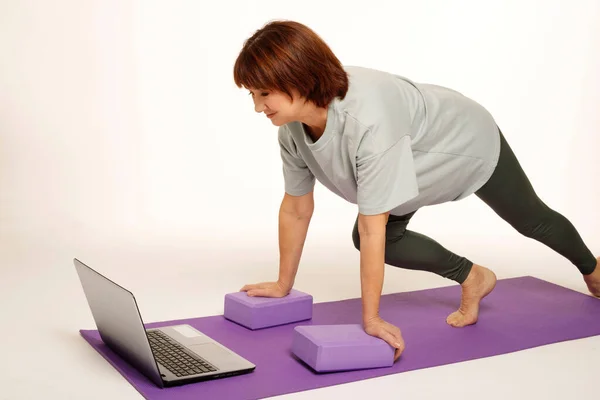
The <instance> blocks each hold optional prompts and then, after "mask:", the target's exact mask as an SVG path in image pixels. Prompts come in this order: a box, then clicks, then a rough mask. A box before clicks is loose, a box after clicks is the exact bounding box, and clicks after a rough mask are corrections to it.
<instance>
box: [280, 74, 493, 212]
mask: <svg viewBox="0 0 600 400" xmlns="http://www.w3.org/2000/svg"><path fill="white" fill-rule="evenodd" d="M345 70H346V72H347V73H348V75H349V79H350V86H349V89H348V93H347V95H346V97H345V98H344V100H340V99H339V98H336V99H334V101H332V102H331V103H330V104H329V106H328V111H327V124H326V127H325V132H324V133H323V135H322V136H321V137H320V138H319V139H318V140H317V141H316V142H313V140H312V139H311V137H310V136H309V135H308V133H307V132H306V131H305V129H304V126H303V124H302V123H301V122H299V121H295V122H292V123H289V124H286V125H283V126H281V127H280V128H279V135H278V136H279V144H280V149H281V158H282V162H283V175H284V182H285V191H286V192H287V193H288V194H290V195H294V196H301V195H304V194H306V193H308V192H310V191H312V190H313V189H314V185H315V179H316V180H318V181H319V182H321V183H322V184H323V185H324V186H325V187H327V188H328V189H329V190H331V191H332V192H333V193H335V194H337V195H338V196H340V197H342V198H344V199H346V200H347V201H349V202H351V203H353V204H357V205H358V212H360V213H362V214H365V215H373V214H380V213H384V212H387V211H390V213H391V214H393V215H404V214H407V213H410V212H412V211H415V210H417V209H419V208H421V207H423V206H429V205H433V204H440V203H444V202H448V201H456V200H460V199H463V198H465V197H466V196H468V195H470V194H472V193H474V192H475V191H477V190H478V189H479V188H480V187H481V186H483V185H484V184H485V182H486V181H487V180H488V179H489V178H490V176H491V174H492V172H493V170H494V168H495V167H496V164H497V162H498V156H499V152H500V136H499V131H498V127H497V125H496V123H495V121H494V119H493V118H492V116H491V115H490V113H489V112H488V111H487V110H486V109H485V108H483V107H482V106H481V105H479V104H477V103H476V102H474V101H473V100H471V99H469V98H467V97H465V96H463V95H462V94H460V93H458V92H456V91H454V90H451V89H448V88H444V87H441V86H437V85H431V84H423V83H415V82H413V81H411V80H409V79H407V78H405V77H402V76H399V75H394V74H391V73H387V72H383V71H378V70H374V69H369V68H363V67H351V66H348V67H345Z"/></svg>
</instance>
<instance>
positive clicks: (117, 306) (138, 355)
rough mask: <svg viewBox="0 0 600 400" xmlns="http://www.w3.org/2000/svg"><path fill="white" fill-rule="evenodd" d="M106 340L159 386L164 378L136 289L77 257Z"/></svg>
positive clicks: (75, 261) (96, 320)
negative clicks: (121, 284)
mask: <svg viewBox="0 0 600 400" xmlns="http://www.w3.org/2000/svg"><path fill="white" fill-rule="evenodd" d="M73 262H74V264H75V268H76V269H77V274H78V275H79V280H80V281H81V285H82V286H83V291H84V293H85V297H86V298H87V301H88V304H89V306H90V310H91V311H92V316H93V317H94V321H95V322H96V326H97V327H98V332H99V333H100V337H101V338H102V340H103V341H104V343H105V344H106V345H107V346H108V347H110V349H111V350H113V351H114V352H115V353H117V354H118V355H119V356H121V357H122V358H123V359H125V360H126V361H128V362H129V363H130V364H131V365H133V366H134V367H136V368H137V369H138V370H139V371H140V372H141V373H143V374H144V375H146V376H147V377H148V378H150V379H151V380H152V381H153V382H155V383H156V384H157V385H158V386H160V387H163V380H162V378H161V375H160V372H159V370H158V365H157V364H156V360H155V359H154V356H153V355H152V349H151V348H150V343H149V342H148V337H147V336H146V328H145V327H144V324H143V321H142V317H141V315H140V312H139V309H138V306H137V303H136V301H135V297H134V296H133V293H131V292H130V291H128V290H127V289H125V288H123V287H121V286H119V285H118V284H116V283H114V282H113V281H111V280H110V279H108V278H106V277H104V276H103V275H101V274H100V273H98V272H96V271H95V270H93V269H92V268H90V267H88V266H87V265H85V264H84V263H82V262H81V261H79V260H78V259H76V258H75V259H73Z"/></svg>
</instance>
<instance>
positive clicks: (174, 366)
mask: <svg viewBox="0 0 600 400" xmlns="http://www.w3.org/2000/svg"><path fill="white" fill-rule="evenodd" d="M73 262H74V264H75V268H76V270H77V274H78V275H79V280H80V281H81V285H82V286H83V291H84V293H85V296H86V298H87V301H88V304H89V306H90V309H91V311H92V316H93V318H94V321H95V322H96V326H97V327H98V332H99V334H100V337H101V338H102V341H103V342H104V343H105V344H106V345H107V346H108V347H109V348H110V349H111V350H112V351H114V352H115V353H116V354H118V355H119V356H120V357H121V358H123V359H124V360H125V361H127V362H128V363H129V364H131V365H132V366H133V367H134V368H136V369H137V370H138V371H140V372H141V373H142V374H144V375H145V376H146V377H148V378H149V379H150V380H151V381H152V382H154V383H155V384H156V385H157V386H158V387H160V388H164V387H170V386H179V385H184V384H187V383H192V382H199V381H204V380H209V379H217V378H224V377H228V376H233V375H240V374H245V373H249V372H252V371H254V369H255V368H256V366H255V365H254V364H252V363H251V362H250V361H248V360H246V359H245V358H243V357H241V356H240V355H238V354H236V353H235V352H233V351H232V350H230V349H228V348H227V347H225V346H223V345H222V344H220V343H219V342H217V341H216V340H214V339H212V338H210V337H208V336H207V335H206V334H204V333H202V332H200V331H198V330H197V329H196V328H194V327H192V326H191V325H187V324H182V325H171V326H166V327H161V328H154V329H146V328H145V326H144V322H143V321H142V316H141V314H140V312H139V309H138V306H137V302H136V300H135V297H134V296H133V293H131V292H130V291H128V290H127V289H125V288H123V287H122V286H120V285H118V284H116V283H115V282H113V281H111V280H110V279H108V278H106V277H105V276H103V275H101V274H100V273H98V272H97V271H95V270H93V269H92V268H90V267H88V266H87V265H85V264H84V263H82V262H81V261H79V260H78V259H77V258H75V259H73Z"/></svg>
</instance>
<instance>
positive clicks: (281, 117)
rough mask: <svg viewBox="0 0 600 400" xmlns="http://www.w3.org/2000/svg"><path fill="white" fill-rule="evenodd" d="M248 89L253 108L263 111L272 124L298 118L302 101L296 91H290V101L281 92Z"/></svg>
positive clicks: (280, 123) (278, 124) (281, 123)
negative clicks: (291, 96)
mask: <svg viewBox="0 0 600 400" xmlns="http://www.w3.org/2000/svg"><path fill="white" fill-rule="evenodd" d="M249 90H250V95H251V96H252V100H253V101H254V110H255V111H256V112H257V113H264V114H265V116H266V117H267V118H269V119H270V120H271V122H272V123H273V125H275V126H281V125H285V124H287V123H289V122H293V121H297V120H298V119H299V117H300V115H301V111H302V108H303V104H304V101H303V99H302V98H301V97H300V96H299V94H298V92H292V95H293V101H292V100H291V99H290V97H289V96H288V95H287V94H285V93H283V92H279V91H274V90H260V89H249Z"/></svg>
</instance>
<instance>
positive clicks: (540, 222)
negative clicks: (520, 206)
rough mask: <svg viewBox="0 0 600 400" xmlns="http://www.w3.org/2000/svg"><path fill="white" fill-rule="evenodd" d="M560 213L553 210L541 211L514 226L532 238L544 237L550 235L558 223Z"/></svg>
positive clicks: (522, 233)
mask: <svg viewBox="0 0 600 400" xmlns="http://www.w3.org/2000/svg"><path fill="white" fill-rule="evenodd" d="M558 218H560V215H558V214H556V213H555V212H553V211H552V210H548V211H544V212H540V213H537V214H534V215H531V216H529V217H528V218H526V219H524V220H522V221H519V222H517V223H515V224H513V227H514V228H515V229H516V230H517V231H518V232H519V233H520V234H521V235H523V236H525V237H528V238H531V239H542V238H544V237H546V236H547V235H549V234H550V233H551V231H552V229H553V228H554V225H556V222H558V221H557V219H558Z"/></svg>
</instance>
